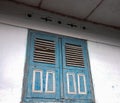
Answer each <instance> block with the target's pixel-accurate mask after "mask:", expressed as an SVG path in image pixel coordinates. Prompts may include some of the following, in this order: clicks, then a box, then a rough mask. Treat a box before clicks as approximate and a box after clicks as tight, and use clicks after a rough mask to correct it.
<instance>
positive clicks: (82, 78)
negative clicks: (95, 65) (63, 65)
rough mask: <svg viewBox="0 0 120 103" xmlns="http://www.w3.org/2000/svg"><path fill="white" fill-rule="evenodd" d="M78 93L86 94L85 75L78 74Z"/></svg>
mask: <svg viewBox="0 0 120 103" xmlns="http://www.w3.org/2000/svg"><path fill="white" fill-rule="evenodd" d="M78 93H79V94H86V93H87V90H86V79H85V75H83V74H78Z"/></svg>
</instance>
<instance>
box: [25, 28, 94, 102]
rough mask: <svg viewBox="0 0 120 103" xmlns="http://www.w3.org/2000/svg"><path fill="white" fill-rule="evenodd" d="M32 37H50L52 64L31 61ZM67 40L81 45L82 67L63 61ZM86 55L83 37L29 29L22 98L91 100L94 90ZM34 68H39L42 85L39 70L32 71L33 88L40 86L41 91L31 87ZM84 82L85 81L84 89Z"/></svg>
mask: <svg viewBox="0 0 120 103" xmlns="http://www.w3.org/2000/svg"><path fill="white" fill-rule="evenodd" d="M35 38H40V39H45V40H52V41H54V42H55V57H56V61H55V64H48V63H42V62H41V63H40V62H39V63H38V62H33V53H34V40H35ZM66 43H69V44H74V45H78V46H82V49H83V57H84V63H85V67H84V68H83V67H75V66H67V65H66V58H65V44H66ZM87 59H88V55H87V44H86V41H84V40H79V39H75V38H70V37H64V36H59V35H52V34H47V33H42V32H37V31H32V30H30V31H29V36H28V49H27V59H26V61H27V64H26V65H27V66H26V68H27V72H25V77H26V79H25V80H26V83H25V84H26V85H24V86H25V87H24V88H25V89H24V90H25V95H24V98H23V102H25V103H36V102H38V103H40V102H48V101H49V102H65V103H73V102H74V103H79V102H82V103H94V98H93V92H92V89H91V88H92V85H91V79H90V78H91V77H90V73H89V71H90V70H89V65H88V60H87ZM34 70H40V71H42V83H43V84H42V85H41V82H40V80H41V78H40V76H41V74H40V73H39V72H38V73H36V75H35V78H36V79H35V81H34V82H35V90H40V88H41V86H42V92H34V91H32V89H33V88H32V86H33V72H34ZM79 75H80V76H79ZM81 75H84V76H85V80H86V81H84V77H83V76H81ZM54 76H55V78H54ZM78 77H79V78H78ZM54 79H55V81H54ZM38 81H39V82H38ZM54 83H55V85H54ZM84 83H85V84H84ZM85 85H86V90H85ZM68 86H69V92H70V94H69V93H68ZM54 87H55V90H54ZM50 91H54V92H50ZM79 91H81V92H85V91H86V94H84V93H83V94H80V92H79Z"/></svg>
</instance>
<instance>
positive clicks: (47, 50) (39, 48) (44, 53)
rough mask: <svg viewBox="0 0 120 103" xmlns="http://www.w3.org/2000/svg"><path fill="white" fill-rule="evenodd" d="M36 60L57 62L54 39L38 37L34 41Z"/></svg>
mask: <svg viewBox="0 0 120 103" xmlns="http://www.w3.org/2000/svg"><path fill="white" fill-rule="evenodd" d="M33 57H34V61H35V62H44V63H50V64H55V43H54V41H49V40H44V39H39V38H36V39H35V42H34V55H33Z"/></svg>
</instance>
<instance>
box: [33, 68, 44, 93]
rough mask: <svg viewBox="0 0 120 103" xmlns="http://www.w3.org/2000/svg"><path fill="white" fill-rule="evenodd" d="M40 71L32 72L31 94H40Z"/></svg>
mask: <svg viewBox="0 0 120 103" xmlns="http://www.w3.org/2000/svg"><path fill="white" fill-rule="evenodd" d="M42 85H43V84H42V71H40V70H34V71H33V86H32V91H33V92H42Z"/></svg>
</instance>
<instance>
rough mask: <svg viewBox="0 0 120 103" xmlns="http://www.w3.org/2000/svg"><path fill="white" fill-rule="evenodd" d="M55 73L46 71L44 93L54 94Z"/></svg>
mask: <svg viewBox="0 0 120 103" xmlns="http://www.w3.org/2000/svg"><path fill="white" fill-rule="evenodd" d="M55 88H56V87H55V72H53V71H48V72H47V73H46V88H45V92H46V93H55Z"/></svg>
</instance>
